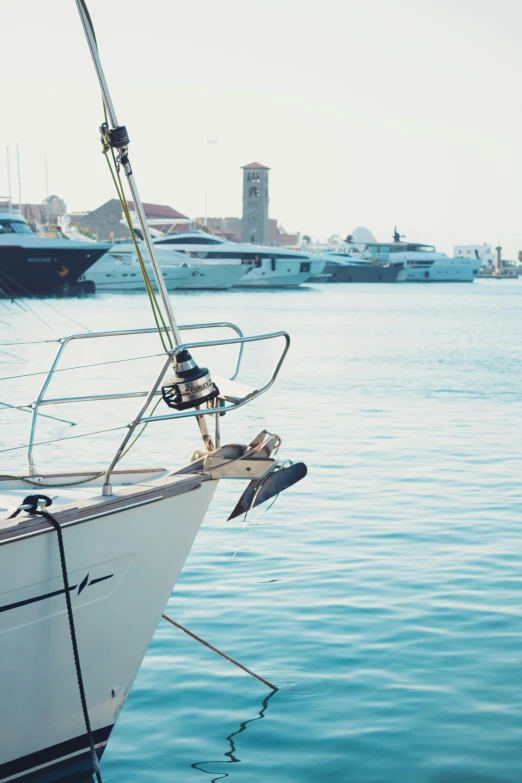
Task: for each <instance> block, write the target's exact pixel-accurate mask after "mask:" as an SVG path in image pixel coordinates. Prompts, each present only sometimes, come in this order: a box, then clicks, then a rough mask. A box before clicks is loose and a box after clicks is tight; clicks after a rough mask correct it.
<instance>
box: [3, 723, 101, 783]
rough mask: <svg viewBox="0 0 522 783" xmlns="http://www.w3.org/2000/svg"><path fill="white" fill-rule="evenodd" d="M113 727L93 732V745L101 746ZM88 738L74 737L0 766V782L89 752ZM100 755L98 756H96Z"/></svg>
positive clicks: (84, 735)
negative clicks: (68, 757) (71, 756)
mask: <svg viewBox="0 0 522 783" xmlns="http://www.w3.org/2000/svg"><path fill="white" fill-rule="evenodd" d="M112 729H113V726H106V727H105V728H103V729H97V730H96V731H94V732H93V737H94V742H95V745H99V744H103V745H105V743H106V742H107V740H108V739H109V736H110V733H111V731H112ZM89 747H90V746H89V738H88V736H87V734H82V735H81V736H80V737H74V738H73V739H70V740H67V741H66V742H59V743H58V744H57V745H52V746H51V747H49V748H45V749H44V750H38V751H36V753H29V754H28V755H27V756H22V757H20V758H18V759H14V760H13V761H8V762H7V763H6V764H0V781H7V780H9V778H13V777H14V778H16V777H17V776H18V775H21V774H23V773H24V772H25V773H28V772H30V771H31V770H33V769H35V768H36V767H42V766H46V765H48V764H52V763H54V762H60V761H61V760H62V759H64V757H65V756H70V755H74V754H76V753H82V752H84V751H88V750H89ZM98 755H100V754H98Z"/></svg>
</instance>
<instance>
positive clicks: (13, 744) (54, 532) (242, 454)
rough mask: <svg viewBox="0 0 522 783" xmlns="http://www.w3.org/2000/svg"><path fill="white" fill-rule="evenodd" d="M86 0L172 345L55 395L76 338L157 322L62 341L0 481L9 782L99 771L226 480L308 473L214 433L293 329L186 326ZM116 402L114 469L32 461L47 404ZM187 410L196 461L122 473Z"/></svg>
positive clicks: (2, 695) (254, 391)
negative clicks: (123, 413) (259, 347)
mask: <svg viewBox="0 0 522 783" xmlns="http://www.w3.org/2000/svg"><path fill="white" fill-rule="evenodd" d="M76 2H77V6H78V10H79V13H80V17H81V19H82V23H83V25H84V28H85V33H86V36H87V40H88V42H89V47H90V49H91V54H92V56H93V61H94V63H95V66H96V72H97V75H98V78H99V81H100V85H101V87H102V92H103V97H104V103H105V106H106V108H107V111H108V116H109V119H110V128H108V129H106V130H107V135H108V137H110V139H111V146H112V147H113V151H114V152H115V155H116V156H117V160H118V165H119V166H120V167H121V168H122V169H123V171H124V172H125V174H126V177H127V181H128V183H129V186H130V188H131V192H132V199H133V201H134V204H135V205H136V210H137V214H138V217H139V220H140V224H141V230H142V234H143V237H144V240H145V244H146V246H147V251H148V255H149V260H150V265H151V267H152V269H153V271H154V277H155V281H156V288H157V290H158V291H159V295H160V302H159V303H158V302H156V300H155V298H154V296H153V292H152V293H151V303H152V304H153V306H154V308H155V309H154V313H155V318H156V322H157V324H158V332H159V334H160V336H161V339H162V342H163V344H164V348H165V352H164V354H161V355H160V357H159V358H158V360H157V361H158V364H157V367H156V371H155V375H154V377H152V378H151V380H150V385H149V388H148V389H145V390H144V389H140V388H138V389H128V388H126V389H124V390H122V391H121V392H117V393H114V392H113V391H111V392H110V393H99V394H84V395H83V396H76V397H71V396H68V397H56V396H54V397H53V396H50V392H49V387H50V383H51V381H52V380H53V379H54V378H55V373H56V372H57V370H58V369H59V367H60V364H61V362H62V358H63V355H64V353H66V352H67V350H70V348H71V347H74V348H75V349H76V350H81V346H82V341H86V340H89V341H93V340H97V339H101V338H103V339H109V338H110V339H114V340H116V341H117V340H118V339H119V338H121V337H129V336H130V337H131V338H132V337H133V336H134V335H141V334H146V333H154V332H155V331H156V330H155V329H154V328H143V329H140V328H137V329H133V330H127V331H123V330H122V331H117V332H99V333H87V334H77V335H72V336H70V337H67V338H64V339H62V340H61V341H60V346H59V349H58V352H57V355H56V357H55V360H54V362H53V364H52V366H51V369H50V371H49V374H48V375H47V377H46V379H45V382H44V384H43V386H42V389H41V391H40V394H39V395H38V398H37V400H36V401H35V403H34V406H33V417H32V425H31V432H30V437H29V447H28V461H29V469H28V472H27V474H25V475H21V476H19V475H13V476H3V477H0V508H1V509H3V510H2V511H0V704H1V705H2V710H1V714H0V726H1V731H0V781H1V782H2V783H7V781H23V782H24V783H36V781H38V783H46V782H50V781H57V780H61V781H72V780H74V779H78V777H81V776H82V775H83V777H84V778H85V776H86V775H87V776H89V775H95V776H96V778H97V780H98V781H100V780H101V779H102V778H101V773H100V770H99V767H98V759H99V758H100V757H101V754H102V753H103V750H104V748H105V746H106V743H107V741H108V738H109V735H110V733H111V730H112V728H113V726H114V724H115V722H116V720H117V718H118V715H119V713H120V711H121V709H122V708H123V706H124V703H125V700H126V698H127V696H128V694H129V691H130V689H131V687H132V684H133V681H134V678H135V676H136V674H137V672H138V669H139V667H140V665H141V661H142V659H143V657H144V655H145V652H146V650H147V648H148V646H149V643H150V641H151V638H152V635H153V633H154V630H155V628H156V626H157V623H158V621H159V619H160V617H161V614H162V611H163V609H164V607H165V604H166V602H167V600H168V598H169V596H170V593H171V591H172V589H173V586H174V584H175V582H176V580H177V578H178V576H179V574H180V572H181V569H182V568H183V565H184V563H185V560H186V558H187V555H188V553H189V551H190V548H191V546H192V543H193V541H194V538H195V536H196V534H197V532H198V530H199V527H200V525H201V522H202V520H203V518H204V516H205V513H206V511H207V508H208V506H209V504H210V502H211V500H212V496H213V494H214V491H215V488H216V486H217V483H218V482H219V481H220V480H222V479H227V478H234V479H244V480H246V481H247V482H248V485H247V489H246V491H245V492H244V494H243V496H242V497H241V498H240V499H239V501H238V504H237V506H236V508H235V509H234V510H233V511H232V514H231V517H233V516H236V515H237V514H239V513H242V512H243V511H245V510H247V509H248V508H250V507H252V506H254V505H257V504H258V503H260V502H263V501H264V500H266V499H268V498H269V497H273V496H274V495H276V494H277V493H279V492H281V491H282V490H284V489H285V488H286V487H288V486H291V485H292V484H294V483H295V482H296V481H298V480H299V479H300V478H302V477H303V476H304V475H305V473H306V467H305V466H304V465H303V464H302V463H297V464H295V465H291V466H290V467H283V466H280V465H278V463H277V461H276V456H275V455H276V453H277V450H278V448H279V446H280V443H281V441H280V438H279V437H278V436H276V435H272V434H270V433H269V432H267V431H263V432H262V433H260V434H259V435H258V436H256V437H255V438H254V439H253V440H252V441H251V443H249V444H247V445H237V444H236V445H230V446H222V445H221V443H220V441H221V432H220V420H221V417H222V416H223V415H224V414H228V413H230V412H232V411H234V410H236V409H238V408H240V407H243V406H245V405H246V404H249V403H251V402H253V401H254V400H255V399H256V398H257V397H258V396H260V395H261V394H263V393H264V392H266V391H268V390H269V389H270V388H271V386H272V385H273V383H274V382H275V380H276V378H277V375H278V373H279V371H280V369H281V366H282V364H283V361H284V359H285V356H286V354H287V351H288V348H289V344H290V338H289V336H288V334H286V332H282V331H279V332H273V333H270V334H264V335H254V336H245V335H244V334H243V333H242V332H241V330H240V329H239V328H238V327H237V326H235V325H234V324H231V323H219V324H191V325H188V326H178V324H177V323H176V320H175V317H174V313H173V311H172V306H171V302H170V299H169V296H168V293H167V289H166V287H165V284H164V281H163V278H162V276H161V271H160V268H159V265H158V264H157V261H156V258H155V254H154V245H153V241H152V238H151V237H150V234H149V232H148V227H147V222H146V219H145V215H144V213H143V209H142V207H141V202H140V200H139V194H138V192H137V188H136V184H135V181H134V178H133V174H132V169H131V166H130V162H129V159H128V137H127V133H126V129H125V128H123V127H121V126H118V124H117V122H116V116H115V112H114V107H113V104H112V101H111V99H110V95H109V93H108V89H107V85H106V82H105V77H104V75H103V71H102V69H101V64H100V62H99V55H98V51H97V46H96V41H95V38H94V33H93V30H92V26H91V22H90V18H89V16H88V12H87V9H86V7H85V4H84V2H83V0H76ZM150 288H151V286H150ZM147 290H149V287H148V289H147ZM217 328H219V329H221V330H222V329H223V328H228V329H230V330H231V332H232V337H230V338H229V339H222V338H221V339H214V340H212V339H208V340H204V341H201V340H200V341H192V342H190V340H189V339H187V340H185V335H186V334H187V333H188V332H190V331H191V330H194V329H198V330H201V329H206V330H209V333H212V330H214V329H217ZM188 337H190V335H188ZM260 342H262V343H266V342H274V343H279V345H280V353H279V355H278V358H277V360H276V361H275V364H274V367H273V370H272V372H271V374H269V376H268V377H267V378H266V380H265V382H264V384H262V385H259V386H257V387H252V386H248V385H246V384H245V383H244V382H243V381H242V380H241V360H242V354H243V347H244V346H245V344H247V343H249V344H252V343H253V344H256V343H260ZM225 345H226V346H232V347H233V348H235V349H236V350H237V352H238V354H237V361H236V365H235V369H234V372H233V374H232V376H231V377H230V378H221V377H218V376H217V375H216V374H214V372H213V373H212V376H211V374H210V372H209V371H208V370H207V369H206V368H201V367H199V366H198V365H197V363H196V361H195V360H194V358H193V352H194V351H195V352H198V351H199V350H200V349H208V350H209V351H212V349H214V348H216V347H219V346H225ZM217 353H218V354H219V351H218V352H217ZM172 373H173V375H172ZM119 399H122V400H123V399H126V400H128V399H131V401H132V400H134V399H135V400H136V405H137V411H136V414H135V416H134V417H133V419H132V420H131V421H130V422H129V423H128V424H127V425H126V426H125V427H123V428H122V429H123V430H124V433H125V434H124V437H123V439H122V441H121V443H120V445H119V447H118V449H117V451H116V453H115V455H114V457H113V459H112V460H111V462H110V464H108V465H107V464H105V465H100V466H99V470H95V471H94V472H89V471H86V470H85V469H83V468H82V466H81V465H74V466H73V468H72V469H71V470H70V471H67V472H56V471H55V472H49V471H45V470H43V469H42V466H41V464H40V461H39V460H38V466H37V464H36V463H37V460H36V457H35V452H36V450H37V447H38V443H39V441H38V439H37V428H38V421H39V418H38V417H39V415H40V414H41V409H42V407H44V406H57V405H66V404H67V403H71V402H73V403H80V402H81V403H84V404H85V405H91V403H92V404H96V403H100V402H103V401H109V400H119ZM158 402H159V404H160V405H162V407H161V408H159V407H157V403H158ZM181 418H194V419H195V421H196V422H197V424H198V425H199V432H200V434H201V436H202V439H203V444H204V448H203V450H202V451H200V452H196V453H195V456H194V458H193V461H190V459H189V458H187V456H185V457H183V456H182V455H179V460H178V462H179V464H177V465H170V466H168V467H166V468H153V467H147V468H136V469H123V468H120V466H119V462H120V460H121V458H122V456H123V455H124V454H125V453H126V450H127V449H128V447H129V446H130V445H132V443H133V441H132V438H133V436H134V435H135V433H136V429H137V428H138V427H139V426H140V425H141V424H151V425H152V426H156V427H160V426H162V423H163V422H165V421H170V420H172V419H181ZM209 425H212V427H211V429H212V436H211V435H210V434H209ZM195 432H198V430H197V428H195ZM56 448H59V444H58V445H56ZM80 453H81V451H80ZM51 500H52V503H51ZM6 509H7V510H6Z"/></svg>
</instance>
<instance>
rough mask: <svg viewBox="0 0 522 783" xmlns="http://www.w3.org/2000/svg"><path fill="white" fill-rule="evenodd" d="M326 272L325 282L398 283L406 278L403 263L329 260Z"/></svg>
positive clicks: (322, 280) (321, 280) (323, 280)
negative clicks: (346, 263)
mask: <svg viewBox="0 0 522 783" xmlns="http://www.w3.org/2000/svg"><path fill="white" fill-rule="evenodd" d="M324 273H325V275H327V277H326V278H325V279H322V278H321V279H320V280H319V282H325V283H397V282H400V281H401V280H404V279H405V278H406V270H405V269H404V265H403V264H387V265H383V266H378V265H372V264H368V265H367V266H365V265H362V264H348V265H346V266H344V265H343V266H341V265H340V264H335V263H334V264H332V263H329V262H327V264H326V266H325V268H324Z"/></svg>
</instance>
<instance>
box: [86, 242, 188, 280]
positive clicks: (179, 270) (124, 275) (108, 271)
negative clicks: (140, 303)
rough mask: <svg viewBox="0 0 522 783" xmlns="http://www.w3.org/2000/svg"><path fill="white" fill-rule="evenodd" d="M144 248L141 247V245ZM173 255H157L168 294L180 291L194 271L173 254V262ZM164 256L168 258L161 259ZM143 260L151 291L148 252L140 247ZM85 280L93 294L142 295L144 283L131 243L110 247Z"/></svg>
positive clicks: (177, 254) (183, 259)
mask: <svg viewBox="0 0 522 783" xmlns="http://www.w3.org/2000/svg"><path fill="white" fill-rule="evenodd" d="M140 244H142V245H143V243H140ZM173 255H174V254H172V253H162V254H160V253H158V261H159V262H160V264H161V271H162V272H163V277H164V279H165V285H166V286H167V289H168V290H169V291H173V290H174V289H177V288H180V286H181V285H182V284H183V283H184V282H185V281H186V280H188V278H189V276H190V275H191V274H192V272H193V270H192V268H191V267H190V266H189V264H188V263H187V259H186V258H185V257H184V256H182V255H181V253H176V254H175V255H176V256H178V257H179V258H174V257H173ZM164 256H167V258H164ZM142 257H143V261H144V264H145V268H146V269H147V272H148V274H149V277H150V278H151V282H152V285H153V287H155V281H154V278H153V275H152V269H151V266H150V262H149V260H148V255H147V250H146V248H145V246H144V245H143V249H142ZM85 277H86V278H87V279H89V280H92V282H93V283H94V285H95V286H96V291H114V292H123V291H145V282H144V280H143V275H142V273H141V268H140V263H139V261H138V257H137V255H136V250H135V248H134V245H133V244H132V242H125V243H121V244H116V245H112V246H111V249H110V252H109V253H107V254H106V255H105V256H103V258H100V260H99V261H97V262H96V263H95V264H94V266H92V267H91V268H90V269H89V271H88V272H87V274H86V275H85Z"/></svg>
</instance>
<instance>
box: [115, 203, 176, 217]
mask: <svg viewBox="0 0 522 783" xmlns="http://www.w3.org/2000/svg"><path fill="white" fill-rule="evenodd" d="M127 203H128V205H129V209H131V210H133V211H134V202H133V201H128V202H127ZM143 209H144V210H145V214H146V215H147V217H148V218H182V219H183V220H188V218H187V216H186V215H182V214H181V212H178V211H177V210H176V209H172V207H167V206H164V205H163V204H145V203H143Z"/></svg>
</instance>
